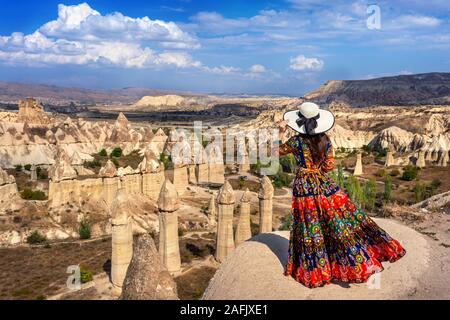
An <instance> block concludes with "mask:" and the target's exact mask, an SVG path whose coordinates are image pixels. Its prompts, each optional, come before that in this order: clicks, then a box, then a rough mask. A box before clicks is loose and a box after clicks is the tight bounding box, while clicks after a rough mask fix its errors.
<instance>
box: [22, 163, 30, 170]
mask: <svg viewBox="0 0 450 320" xmlns="http://www.w3.org/2000/svg"><path fill="white" fill-rule="evenodd" d="M23 168H24V169H25V170H27V171H30V170H31V164H26V165H25V166H24V167H23Z"/></svg>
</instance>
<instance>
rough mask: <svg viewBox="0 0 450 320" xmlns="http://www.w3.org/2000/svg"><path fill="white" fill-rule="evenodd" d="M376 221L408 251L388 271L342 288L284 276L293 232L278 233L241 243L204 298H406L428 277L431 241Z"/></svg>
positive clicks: (341, 286) (384, 222)
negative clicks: (314, 285) (315, 286)
mask: <svg viewBox="0 0 450 320" xmlns="http://www.w3.org/2000/svg"><path fill="white" fill-rule="evenodd" d="M375 222H376V223H377V224H379V225H380V227H381V228H383V229H384V230H386V231H387V232H388V233H389V234H390V235H391V236H392V237H393V238H395V239H399V240H400V241H401V244H402V246H403V247H405V248H406V250H407V254H406V255H405V256H404V257H402V259H401V260H399V261H397V262H395V263H394V264H390V263H383V266H384V269H385V270H384V271H383V272H382V273H381V274H379V275H374V276H372V277H371V278H370V279H369V282H368V283H363V284H351V285H350V286H344V285H342V283H335V282H332V283H331V284H329V285H326V286H325V287H323V288H320V289H309V288H307V287H305V286H303V285H302V284H300V283H298V282H297V281H295V280H294V279H292V278H291V277H286V276H285V275H284V274H283V273H284V267H285V265H286V263H287V258H288V246H289V232H287V231H277V232H272V233H267V234H260V235H257V236H255V237H253V238H251V239H250V240H249V241H245V242H244V243H242V244H241V245H239V246H238V247H237V248H236V249H235V250H234V252H233V253H232V254H231V255H229V256H228V257H227V259H226V260H225V261H224V262H223V263H222V264H221V265H220V267H219V269H218V270H217V272H216V273H215V275H214V277H213V278H212V279H211V281H210V282H209V285H208V288H207V289H206V291H205V293H204V294H203V297H202V299H204V300H253V299H254V300H260V299H261V300H347V299H356V300H360V299H368V300H372V299H405V298H407V297H408V296H410V294H411V293H414V292H415V291H416V290H417V287H419V286H420V283H419V281H418V279H423V277H427V274H428V272H429V269H428V267H429V265H430V263H431V262H430V258H431V257H432V256H433V255H432V254H431V252H430V243H428V242H427V240H426V239H425V237H424V236H423V235H421V234H420V233H419V232H417V231H414V230H413V229H411V228H408V227H406V226H404V225H402V224H399V223H398V222H394V221H392V220H388V219H375ZM408 249H409V250H408ZM435 254H437V252H435ZM380 276H381V278H380ZM377 281H380V282H377Z"/></svg>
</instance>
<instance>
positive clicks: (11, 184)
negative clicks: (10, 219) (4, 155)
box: [0, 168, 21, 215]
mask: <svg viewBox="0 0 450 320" xmlns="http://www.w3.org/2000/svg"><path fill="white" fill-rule="evenodd" d="M20 202H21V199H20V197H19V192H18V190H17V184H16V179H15V178H14V177H13V176H11V175H9V174H8V173H7V172H6V171H5V170H3V169H2V168H0V215H1V214H3V213H5V212H6V211H8V210H14V209H16V208H18V207H20Z"/></svg>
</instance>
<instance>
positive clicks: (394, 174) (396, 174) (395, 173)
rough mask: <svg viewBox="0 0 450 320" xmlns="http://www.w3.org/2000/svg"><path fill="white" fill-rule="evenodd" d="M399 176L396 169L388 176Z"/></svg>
mask: <svg viewBox="0 0 450 320" xmlns="http://www.w3.org/2000/svg"><path fill="white" fill-rule="evenodd" d="M399 174H400V171H399V170H398V169H393V170H391V172H389V175H391V176H393V177H396V176H398V175H399Z"/></svg>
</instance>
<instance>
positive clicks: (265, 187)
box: [258, 176, 274, 233]
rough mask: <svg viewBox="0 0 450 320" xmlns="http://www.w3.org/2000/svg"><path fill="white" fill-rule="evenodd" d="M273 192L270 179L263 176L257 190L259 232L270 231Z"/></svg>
mask: <svg viewBox="0 0 450 320" xmlns="http://www.w3.org/2000/svg"><path fill="white" fill-rule="evenodd" d="M273 194H274V188H273V185H272V181H270V179H269V178H268V177H267V176H264V177H263V178H262V179H261V188H260V189H259V192H258V198H259V233H265V232H272V215H273V203H272V199H273Z"/></svg>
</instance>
